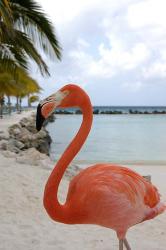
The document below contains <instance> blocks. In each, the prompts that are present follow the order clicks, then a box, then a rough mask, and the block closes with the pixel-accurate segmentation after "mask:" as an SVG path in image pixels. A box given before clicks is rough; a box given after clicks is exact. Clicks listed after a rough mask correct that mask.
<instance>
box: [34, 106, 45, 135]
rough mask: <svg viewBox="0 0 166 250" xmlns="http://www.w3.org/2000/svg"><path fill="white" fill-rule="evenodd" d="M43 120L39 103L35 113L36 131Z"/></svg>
mask: <svg viewBox="0 0 166 250" xmlns="http://www.w3.org/2000/svg"><path fill="white" fill-rule="evenodd" d="M44 121H45V118H44V117H43V115H42V113H41V105H40V104H39V105H38V106H37V113H36V129H37V130H38V131H40V129H41V127H42V125H43V122H44Z"/></svg>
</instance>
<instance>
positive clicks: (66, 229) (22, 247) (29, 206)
mask: <svg viewBox="0 0 166 250" xmlns="http://www.w3.org/2000/svg"><path fill="white" fill-rule="evenodd" d="M31 112H32V111H31ZM31 112H26V113H22V114H21V115H16V114H15V115H12V116H11V117H5V118H4V119H2V120H0V131H2V132H5V133H7V128H8V127H9V126H11V125H12V124H13V123H16V122H18V121H19V120H20V119H21V118H22V117H25V116H29V115H30V113H31ZM16 158H17V157H15V156H12V157H5V156H4V154H3V152H2V151H0V172H1V174H0V199H1V205H0V250H15V249H17V250H38V249H40V250H55V249H56V250H67V249H68V250H92V249H93V250H111V249H112V250H116V249H118V240H117V237H116V234H115V232H114V231H112V230H109V229H106V228H102V227H99V226H92V225H72V226H69V225H65V224H60V223H56V222H53V221H51V219H49V217H48V216H47V214H46V212H45V210H44V208H43V205H42V197H43V189H44V185H45V183H46V180H47V178H48V176H49V174H50V171H51V168H52V166H53V164H54V163H52V162H49V161H46V162H45V164H42V165H41V166H40V165H31V164H29V162H28V161H26V162H24V164H23V163H22V164H20V163H19V162H18V161H17V159H16ZM129 167H130V168H132V169H134V170H136V171H137V172H138V173H140V174H142V175H149V174H150V175H151V178H152V182H153V184H155V185H156V186H157V187H158V189H159V191H160V194H161V195H162V197H161V199H162V200H163V201H165V202H166V166H163V165H162V166H147V165H146V166H143V165H141V166H129ZM68 183H69V178H67V177H65V178H64V179H63V181H62V183H61V186H60V190H59V198H60V200H64V199H65V195H66V192H67V189H68ZM127 238H128V241H129V242H130V244H131V247H132V250H165V249H166V213H164V214H162V215H160V216H158V217H156V218H155V219H153V220H150V221H145V222H144V223H142V224H139V225H136V226H135V227H133V228H131V229H130V230H129V231H128V234H127Z"/></svg>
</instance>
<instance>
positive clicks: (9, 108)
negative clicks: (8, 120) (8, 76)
mask: <svg viewBox="0 0 166 250" xmlns="http://www.w3.org/2000/svg"><path fill="white" fill-rule="evenodd" d="M7 99H8V102H7V105H8V113H9V115H11V101H10V96H7Z"/></svg>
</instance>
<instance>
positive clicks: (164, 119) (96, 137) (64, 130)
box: [47, 106, 166, 166]
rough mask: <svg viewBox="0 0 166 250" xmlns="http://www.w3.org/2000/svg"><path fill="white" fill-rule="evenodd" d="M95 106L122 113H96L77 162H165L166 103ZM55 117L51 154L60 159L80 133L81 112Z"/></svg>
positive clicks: (148, 163)
mask: <svg viewBox="0 0 166 250" xmlns="http://www.w3.org/2000/svg"><path fill="white" fill-rule="evenodd" d="M95 109H99V111H100V112H99V113H102V112H101V111H103V110H107V111H110V110H111V111H121V112H122V114H98V115H94V118H93V125H92V129H91V132H90V134H89V136H88V138H87V140H86V142H85V144H84V145H83V147H82V149H81V151H80V152H79V153H78V155H77V156H76V157H75V158H74V160H73V163H74V164H83V165H86V164H87V165H88V164H95V163H116V164H123V165H126V164H127V165H156V166H158V165H165V164H166V114H162V113H166V107H102V106H101V107H94V110H95ZM131 110H132V111H134V112H131ZM135 111H136V112H135ZM154 111H155V112H156V111H157V113H161V114H154ZM135 113H136V114H135ZM138 113H140V114H138ZM144 113H145V114H144ZM147 113H149V114H147ZM55 117H56V119H55V121H54V122H52V123H49V124H48V125H47V130H48V131H49V133H50V135H51V138H52V144H51V148H50V156H51V158H52V159H53V160H55V161H57V160H58V159H59V158H60V156H61V154H62V153H63V151H64V150H65V148H66V147H67V146H68V144H69V143H70V141H71V140H72V138H73V137H74V135H75V134H76V133H77V131H78V129H79V127H80V125H81V122H82V115H81V114H80V115H78V114H77V115H76V114H68V115H64V114H56V115H55Z"/></svg>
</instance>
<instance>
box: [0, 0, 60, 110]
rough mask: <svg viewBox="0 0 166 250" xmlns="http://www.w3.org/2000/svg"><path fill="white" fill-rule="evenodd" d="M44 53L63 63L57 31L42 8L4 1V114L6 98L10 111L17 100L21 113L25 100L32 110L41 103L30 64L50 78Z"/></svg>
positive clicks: (0, 56)
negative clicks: (13, 102) (11, 99)
mask: <svg viewBox="0 0 166 250" xmlns="http://www.w3.org/2000/svg"><path fill="white" fill-rule="evenodd" d="M41 51H42V52H44V53H45V54H46V55H47V56H49V57H50V58H51V59H54V60H55V59H59V60H60V59H61V47H60V45H59V42H58V40H57V37H56V34H55V31H54V27H53V25H52V23H51V22H50V20H49V19H48V17H47V16H46V14H45V13H44V12H43V10H42V8H41V7H40V5H39V4H38V3H37V2H35V1H34V0H24V1H22V0H0V107H1V110H2V108H3V105H4V96H7V98H8V106H9V110H10V105H11V102H10V97H11V96H15V97H16V99H17V109H19V110H21V102H22V98H23V97H25V96H27V97H28V105H29V106H30V105H31V103H33V102H34V101H35V100H37V96H34V94H35V93H39V92H40V90H41V88H40V86H39V84H38V83H37V82H36V81H35V80H34V79H32V78H31V77H30V75H29V70H30V65H29V62H30V60H31V61H33V62H34V63H36V65H37V67H38V68H39V70H40V72H41V74H42V75H50V73H49V69H48V66H47V64H46V62H45V61H44V59H43V57H42V56H41V54H40V52H41ZM32 94H33V96H34V97H33V98H32ZM1 113H2V111H1Z"/></svg>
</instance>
